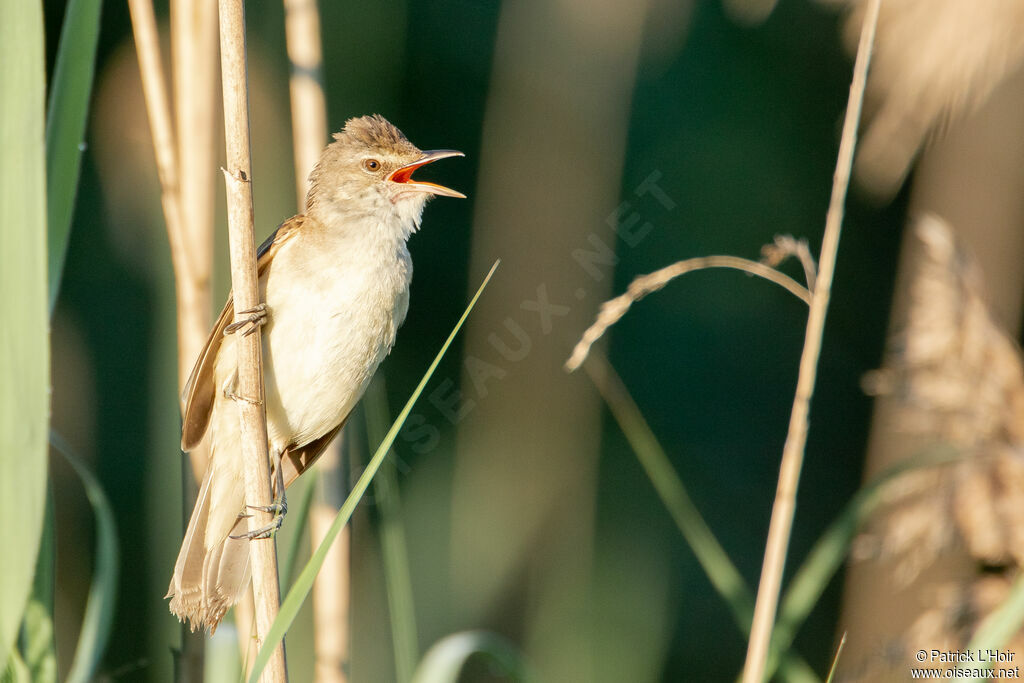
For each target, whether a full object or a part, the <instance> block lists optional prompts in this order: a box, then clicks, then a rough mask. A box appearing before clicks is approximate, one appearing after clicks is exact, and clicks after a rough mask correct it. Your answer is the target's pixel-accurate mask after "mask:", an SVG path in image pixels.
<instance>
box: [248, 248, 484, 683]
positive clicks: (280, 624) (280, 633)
mask: <svg viewBox="0 0 1024 683" xmlns="http://www.w3.org/2000/svg"><path fill="white" fill-rule="evenodd" d="M499 263H501V261H495V262H494V265H493V266H491V270H490V272H488V273H487V277H485V278H484V281H483V283H481V285H480V288H479V289H477V290H476V294H474V295H473V298H472V299H471V300H470V302H469V305H468V306H466V310H465V311H464V312H463V314H462V317H461V318H459V321H458V322H457V323H455V327H454V329H452V332H451V334H449V335H448V339H446V340H445V342H444V344H443V345H442V346H441V350H440V351H438V352H437V356H435V357H434V362H433V363H431V364H430V367H428V368H427V371H426V373H425V374H424V375H423V379H421V380H420V383H419V384H418V385H417V386H416V389H415V390H414V391H413V392H412V395H411V396H409V400H408V401H406V403H405V407H404V408H402V412H401V413H399V414H398V418H397V419H396V420H395V422H394V424H393V425H391V429H389V430H388V433H387V436H385V437H384V441H383V442H381V444H380V446H379V447H378V448H377V452H376V453H374V454H373V458H371V459H370V462H369V464H367V466H366V469H365V470H364V471H363V473H362V475H361V476H360V477H359V480H358V481H357V482H356V483H355V486H353V487H352V492H351V493H350V494H349V495H348V498H346V499H345V502H344V504H343V505H342V506H341V509H340V510H338V516H337V517H335V518H334V522H333V523H332V524H331V526H330V528H329V529H328V530H327V534H326V535H325V536H324V540H323V542H322V543H321V544H320V547H319V548H317V549H316V552H314V553H313V556H312V557H310V558H309V562H307V563H306V566H305V568H303V570H302V573H300V574H299V577H298V578H297V579H296V580H295V585H294V586H292V588H291V590H289V591H288V595H287V597H285V599H284V601H283V602H282V603H281V611H280V612H278V615H277V619H275V620H274V623H273V624H272V625H271V627H270V631H269V632H268V633H267V637H266V638H265V639H264V641H263V645H262V646H261V647H260V651H259V653H258V654H257V655H256V661H255V662H253V667H252V673H251V675H250V676H249V681H250V683H256V682H257V681H258V680H259V677H260V674H261V673H263V668H264V667H265V666H266V665H267V662H268V661H269V660H270V655H271V654H272V653H273V651H274V648H276V647H277V644H278V643H280V642H281V641H282V640H283V639H284V634H285V633H286V632H287V631H288V629H289V628H290V627H291V625H292V622H293V621H294V620H295V617H296V615H297V614H298V613H299V609H300V608H301V607H302V603H303V602H305V600H306V596H308V595H309V592H310V591H311V590H312V589H313V579H314V578H316V575H317V572H319V571H320V567H322V566H323V564H324V559H325V558H326V557H327V551H328V550H330V547H331V544H332V543H334V539H335V538H337V536H338V534H339V533H340V532H341V529H342V528H343V527H344V526H345V525H346V524H348V520H349V519H350V518H351V517H352V513H353V512H354V511H355V509H356V505H358V504H359V500H360V499H361V498H362V497H363V494H364V493H366V489H367V488H368V487H369V486H370V481H371V480H372V479H373V475H374V474H376V472H377V470H378V469H380V466H381V463H383V462H384V458H385V457H386V456H387V454H388V451H389V450H390V449H391V444H393V443H394V441H395V438H396V437H397V436H398V432H399V430H401V428H402V425H404V424H405V420H406V418H407V417H409V413H410V412H412V407H413V405H414V404H415V403H416V399H418V398H419V397H420V394H421V393H423V389H424V387H426V386H427V382H429V381H430V378H431V377H432V376H433V374H434V370H436V369H437V366H438V365H440V363H441V359H442V358H444V355H445V353H447V352H448V347H449V346H451V344H452V341H453V340H454V339H455V335H457V334H458V333H459V330H460V329H461V328H462V324H463V323H464V322H466V318H468V317H469V313H470V311H472V310H473V307H474V306H475V305H476V302H477V299H479V298H480V295H481V294H483V291H484V288H485V287H487V283H488V282H490V281H491V276H492V275H494V271H495V270H496V269H497V268H498V264H499Z"/></svg>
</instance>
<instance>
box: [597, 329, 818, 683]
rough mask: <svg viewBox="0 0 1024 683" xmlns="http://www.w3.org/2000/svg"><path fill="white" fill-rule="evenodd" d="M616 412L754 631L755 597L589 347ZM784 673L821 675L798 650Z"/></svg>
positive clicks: (717, 582) (721, 588)
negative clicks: (752, 622) (816, 672)
mask: <svg viewBox="0 0 1024 683" xmlns="http://www.w3.org/2000/svg"><path fill="white" fill-rule="evenodd" d="M583 368H584V369H585V370H586V372H587V375H588V376H589V377H590V379H591V380H592V381H593V382H594V385H595V386H596V387H597V390H598V391H599V392H600V394H601V396H602V398H604V400H605V403H606V404H607V405H608V408H609V410H610V411H611V413H612V416H613V417H614V418H615V420H616V422H617V423H618V425H619V428H620V429H621V430H622V433H623V434H624V435H625V437H626V440H627V441H629V445H630V446H632V447H633V452H634V453H635V454H636V457H637V460H639V461H640V465H641V467H643V468H644V472H645V473H646V474H647V477H648V479H650V480H651V484H652V485H653V486H654V490H655V491H656V492H657V494H658V497H659V498H660V499H661V502H662V504H663V505H664V506H665V508H666V509H667V510H668V512H669V514H670V515H671V516H672V520H673V521H674V522H675V523H676V526H677V527H678V528H679V532H680V533H681V534H682V536H683V538H684V539H685V540H686V542H687V544H688V545H689V546H690V549H691V550H693V554H694V555H695V556H696V558H697V561H698V562H699V563H700V566H701V568H702V569H703V570H704V573H705V575H706V576H707V577H708V580H709V581H710V582H711V585H712V586H714V588H715V590H716V591H717V592H718V594H719V595H721V596H722V599H723V600H725V602H726V604H727V605H728V606H729V610H730V612H732V616H733V620H734V621H735V622H736V625H737V627H739V629H740V631H741V632H742V633H743V635H747V634H749V633H750V622H751V620H752V619H753V615H754V597H753V594H752V593H751V592H750V588H748V587H747V584H746V582H745V581H744V580H743V577H742V576H741V575H740V573H739V570H738V569H736V566H735V565H734V564H733V563H732V560H730V559H729V556H728V554H727V553H726V552H725V549H724V548H722V546H721V544H720V543H719V542H718V539H717V538H715V535H714V533H713V532H712V531H711V528H710V527H709V526H708V525H707V522H705V521H704V517H703V515H701V514H700V510H698V509H697V506H696V504H695V503H694V502H693V499H692V498H690V494H689V493H688V492H687V491H686V487H685V486H683V482H682V480H680V479H679V476H678V475H677V474H676V472H675V469H673V467H672V463H671V461H669V459H668V455H667V454H666V453H665V449H663V448H662V447H661V444H660V443H659V442H658V438H657V437H656V436H655V435H654V432H653V431H651V427H650V425H648V424H647V420H645V419H644V416H643V413H641V412H640V408H639V407H638V406H637V405H636V403H635V402H634V401H633V397H632V396H630V395H629V391H628V390H627V389H626V387H625V385H624V384H623V383H622V379H621V378H620V377H619V376H618V373H616V372H615V369H614V368H613V367H612V366H611V365H610V364H609V363H608V359H607V358H605V356H604V354H602V353H600V352H598V351H595V350H593V349H591V351H590V355H589V356H588V358H587V361H586V362H585V363H584V364H583ZM783 669H784V670H783V672H782V673H783V677H784V678H785V680H787V681H790V682H791V683H798V682H800V683H807V682H810V681H818V680H820V679H819V678H818V677H817V676H816V675H815V673H814V670H813V669H812V668H811V667H810V666H809V665H808V664H807V663H806V662H805V661H804V660H803V659H801V658H800V657H799V656H798V655H797V654H796V653H787V655H786V657H785V659H784V661H783Z"/></svg>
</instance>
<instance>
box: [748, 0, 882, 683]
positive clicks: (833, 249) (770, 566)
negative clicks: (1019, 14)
mask: <svg viewBox="0 0 1024 683" xmlns="http://www.w3.org/2000/svg"><path fill="white" fill-rule="evenodd" d="M880 6H881V0H870V4H869V5H868V8H867V13H866V14H865V17H864V24H863V26H862V29H861V36H860V44H859V45H858V47H857V60H856V64H855V65H854V69H853V82H852V83H851V85H850V97H849V100H848V102H847V105H846V117H845V120H844V121H843V134H842V138H841V140H840V143H839V156H838V160H837V162H836V171H835V175H834V176H833V182H832V196H831V199H830V200H829V207H828V214H827V215H826V217H825V235H824V237H823V238H822V243H821V254H820V257H819V271H818V276H817V279H816V280H815V286H814V293H813V294H812V295H811V310H810V313H809V314H808V316H807V331H806V333H805V336H804V348H803V352H802V353H801V356H800V370H799V374H798V377H797V385H796V396H795V397H794V399H793V411H792V413H791V414H790V419H789V431H788V433H787V435H786V443H785V445H784V446H783V449H782V463H781V465H780V468H779V483H778V488H777V490H776V493H775V502H774V503H773V505H772V517H771V523H770V525H769V527H768V540H767V543H766V545H765V554H764V564H763V565H762V568H761V581H760V583H759V585H758V589H757V601H756V603H755V605H754V620H753V623H752V625H751V630H750V640H749V642H748V646H747V658H746V662H745V664H744V667H743V683H761V681H762V679H763V678H764V666H765V661H766V659H767V657H768V645H769V643H770V641H771V636H772V629H773V626H774V622H775V614H776V611H777V608H778V601H779V590H780V588H781V586H782V574H783V570H784V568H785V564H786V551H787V549H788V548H789V538H790V535H791V532H792V528H793V515H794V512H795V509H796V492H797V487H798V486H799V483H800V470H801V468H802V467H803V460H804V448H805V446H806V444H807V424H808V414H809V412H810V403H811V396H812V394H813V393H814V383H815V380H816V379H817V368H818V357H819V356H820V354H821V342H822V337H823V335H824V330H825V315H826V313H827V312H828V303H829V296H830V294H831V289H832V278H833V275H834V273H835V265H836V256H837V254H838V251H839V236H840V234H841V228H842V222H843V209H844V205H845V203H846V192H847V189H848V188H849V185H850V169H851V167H852V165H853V153H854V149H855V148H856V144H857V126H858V124H859V122H860V113H861V107H862V105H863V102H864V88H865V84H866V82H867V74H868V65H869V64H870V62H871V47H872V45H873V43H874V39H875V28H876V27H877V25H878V12H879V8H880Z"/></svg>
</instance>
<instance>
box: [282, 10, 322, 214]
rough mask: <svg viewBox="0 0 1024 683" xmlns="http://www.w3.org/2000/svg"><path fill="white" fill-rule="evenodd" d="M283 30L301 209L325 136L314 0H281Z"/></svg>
mask: <svg viewBox="0 0 1024 683" xmlns="http://www.w3.org/2000/svg"><path fill="white" fill-rule="evenodd" d="M284 30H285V41H286V43H287V49H288V61H289V62H291V70H292V73H291V78H290V80H289V81H288V87H289V90H290V92H291V104H292V144H293V146H294V148H295V190H296V194H297V197H298V206H299V211H300V212H302V211H303V210H305V204H306V192H307V191H308V190H309V172H310V171H311V170H312V169H313V166H314V165H315V164H316V160H317V159H318V158H319V157H320V151H321V150H322V149H323V147H324V142H325V139H326V137H327V103H326V101H325V99H324V87H323V74H322V71H321V68H322V66H323V52H322V50H321V47H320V12H319V10H318V9H317V4H316V0H284Z"/></svg>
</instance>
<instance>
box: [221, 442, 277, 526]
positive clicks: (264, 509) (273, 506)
mask: <svg viewBox="0 0 1024 683" xmlns="http://www.w3.org/2000/svg"><path fill="white" fill-rule="evenodd" d="M281 457H282V456H281V453H280V452H275V453H274V474H275V475H276V476H275V480H276V486H275V489H276V491H275V492H276V495H275V496H274V500H273V502H271V503H270V505H246V506H245V507H247V508H248V509H250V510H259V511H260V512H269V513H272V514H273V515H274V519H272V520H270V524H266V525H264V526H261V527H260V528H258V529H253V530H251V531H248V532H246V533H244V534H239V535H237V536H231V538H235V539H242V538H247V539H249V540H250V541H257V540H260V539H264V538H271V537H272V536H273V535H274V534H276V533H277V531H278V529H280V528H281V525H282V524H283V523H284V516H285V515H286V514H288V496H287V495H286V494H285V490H284V473H283V471H282V470H281ZM244 516H245V517H251V516H252V515H244Z"/></svg>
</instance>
